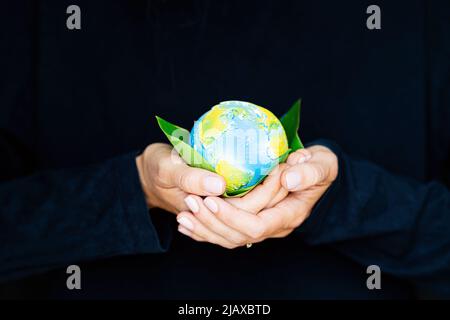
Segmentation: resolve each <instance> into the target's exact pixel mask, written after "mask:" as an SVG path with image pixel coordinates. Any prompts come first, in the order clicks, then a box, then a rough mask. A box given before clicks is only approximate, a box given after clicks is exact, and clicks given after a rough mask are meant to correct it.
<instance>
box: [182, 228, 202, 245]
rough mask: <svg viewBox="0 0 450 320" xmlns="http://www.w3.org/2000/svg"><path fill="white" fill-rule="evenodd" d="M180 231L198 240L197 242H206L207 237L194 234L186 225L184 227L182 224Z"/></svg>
mask: <svg viewBox="0 0 450 320" xmlns="http://www.w3.org/2000/svg"><path fill="white" fill-rule="evenodd" d="M178 232H179V233H181V234H184V235H185V236H187V237H189V238H191V239H193V240H195V241H197V242H206V240H205V239H203V238H200V237H199V236H197V235H196V234H194V233H193V232H192V231H189V230H188V229H186V228H185V227H183V226H182V225H179V226H178Z"/></svg>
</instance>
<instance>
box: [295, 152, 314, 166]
mask: <svg viewBox="0 0 450 320" xmlns="http://www.w3.org/2000/svg"><path fill="white" fill-rule="evenodd" d="M311 158H312V156H311V155H310V154H308V155H307V156H301V157H300V159H299V160H298V163H299V164H302V163H305V162H307V161H309V160H311Z"/></svg>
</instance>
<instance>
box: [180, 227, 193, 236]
mask: <svg viewBox="0 0 450 320" xmlns="http://www.w3.org/2000/svg"><path fill="white" fill-rule="evenodd" d="M178 232H180V233H182V234H184V235H185V236H188V237H189V236H190V235H191V232H190V231H189V230H188V229H186V228H185V227H183V226H178Z"/></svg>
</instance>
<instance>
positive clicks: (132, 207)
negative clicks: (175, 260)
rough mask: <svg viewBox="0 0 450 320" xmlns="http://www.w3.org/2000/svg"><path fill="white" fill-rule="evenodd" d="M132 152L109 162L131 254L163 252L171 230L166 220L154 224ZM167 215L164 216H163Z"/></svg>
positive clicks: (170, 235)
mask: <svg viewBox="0 0 450 320" xmlns="http://www.w3.org/2000/svg"><path fill="white" fill-rule="evenodd" d="M136 156H137V154H136V153H131V154H127V155H124V156H120V157H117V158H115V159H113V163H114V164H113V166H114V171H115V174H116V178H117V188H118V196H119V198H120V199H119V200H120V202H121V205H122V209H123V213H124V224H125V225H126V227H127V229H128V238H129V239H130V242H131V245H132V250H133V252H132V253H133V254H142V253H163V252H166V251H167V250H168V248H169V245H170V242H171V239H172V233H173V232H172V228H171V226H170V220H169V217H164V218H162V219H161V218H159V219H157V220H158V222H157V223H156V224H155V223H154V222H155V221H153V220H154V218H152V215H151V214H150V211H149V209H148V207H147V204H146V201H145V195H144V192H143V190H142V185H141V181H140V178H139V173H138V169H137V166H136ZM164 214H165V215H167V216H168V215H169V214H168V213H164Z"/></svg>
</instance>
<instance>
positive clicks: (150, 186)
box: [136, 143, 225, 214]
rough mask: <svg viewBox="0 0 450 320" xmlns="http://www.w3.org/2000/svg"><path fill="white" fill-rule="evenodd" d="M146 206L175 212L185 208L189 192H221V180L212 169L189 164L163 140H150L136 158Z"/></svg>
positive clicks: (209, 193)
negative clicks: (158, 141) (148, 144)
mask: <svg viewBox="0 0 450 320" xmlns="http://www.w3.org/2000/svg"><path fill="white" fill-rule="evenodd" d="M136 165H137V168H138V172H139V177H140V180H141V185H142V189H143V191H144V194H145V197H146V201H147V206H148V207H149V208H161V209H163V210H166V211H169V212H172V213H175V214H178V213H180V212H181V211H186V210H189V208H188V207H187V205H186V202H185V199H186V197H188V196H189V195H197V196H221V195H222V194H223V193H224V192H225V180H224V179H223V178H222V177H221V176H219V175H217V174H215V173H212V172H209V171H206V170H202V169H196V168H191V167H189V166H188V165H187V164H186V163H185V162H184V161H183V160H182V159H181V158H180V156H178V155H177V154H176V153H175V152H173V148H172V147H171V146H169V145H167V144H162V143H156V144H151V145H150V146H148V147H147V148H146V150H145V151H144V152H143V153H142V154H141V155H139V156H138V157H137V158H136Z"/></svg>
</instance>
